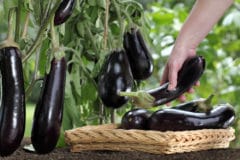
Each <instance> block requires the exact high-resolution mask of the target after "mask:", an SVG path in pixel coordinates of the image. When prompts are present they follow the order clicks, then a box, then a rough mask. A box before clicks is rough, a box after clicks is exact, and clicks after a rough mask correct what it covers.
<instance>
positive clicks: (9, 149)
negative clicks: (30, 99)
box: [0, 47, 26, 156]
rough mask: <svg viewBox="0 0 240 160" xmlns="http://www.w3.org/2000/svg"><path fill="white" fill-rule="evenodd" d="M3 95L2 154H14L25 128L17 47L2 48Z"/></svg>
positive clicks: (0, 149)
mask: <svg viewBox="0 0 240 160" xmlns="http://www.w3.org/2000/svg"><path fill="white" fill-rule="evenodd" d="M0 70H1V77H2V92H1V93H2V94H1V95H2V97H1V108H0V155H1V156H8V155H10V154H12V153H13V152H14V151H15V150H16V149H17V148H18V147H19V146H20V144H21V141H22V138H23V136H24V130H25V115H26V109H25V93H24V79H23V69H22V61H21V53H20V51H19V49H18V48H16V47H4V48H2V49H0Z"/></svg>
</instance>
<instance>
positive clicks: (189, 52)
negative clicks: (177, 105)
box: [161, 47, 200, 105]
mask: <svg viewBox="0 0 240 160" xmlns="http://www.w3.org/2000/svg"><path fill="white" fill-rule="evenodd" d="M195 55H196V51H195V49H186V48H177V47H174V48H173V50H172V52H171V54H170V56H169V59H168V62H167V64H166V66H165V69H164V72H163V77H162V79H161V84H163V83H165V82H169V86H168V90H174V89H175V88H176V86H177V78H178V72H179V70H180V69H181V68H182V65H183V63H184V62H185V61H186V60H187V59H188V58H191V57H194V56H195ZM196 85H200V82H199V81H198V82H197V83H196ZM188 92H189V93H193V92H194V89H193V88H190V89H189V91H188ZM178 100H179V101H181V102H184V101H185V100H186V97H185V96H184V95H181V96H180V97H179V98H178ZM168 105H169V104H168Z"/></svg>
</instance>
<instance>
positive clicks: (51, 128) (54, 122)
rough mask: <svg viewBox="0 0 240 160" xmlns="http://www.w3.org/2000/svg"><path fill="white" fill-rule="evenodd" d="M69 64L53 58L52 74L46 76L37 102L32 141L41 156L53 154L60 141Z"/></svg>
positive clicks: (64, 60)
mask: <svg viewBox="0 0 240 160" xmlns="http://www.w3.org/2000/svg"><path fill="white" fill-rule="evenodd" d="M66 68H67V62H66V59H65V58H64V57H62V58H59V59H57V58H53V59H52V61H51V68H50V72H49V73H48V74H47V75H46V76H45V79H44V83H43V87H42V90H41V95H40V98H39V100H38V102H37V105H36V108H35V112H34V120H33V126H32V133H31V140H32V144H33V147H34V149H35V150H36V152H37V153H39V154H45V153H49V152H51V151H52V150H53V149H54V148H55V146H56V144H57V141H58V139H59V135H60V129H61V124H62V116H63V105H64V88H65V81H66Z"/></svg>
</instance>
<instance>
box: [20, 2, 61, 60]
mask: <svg viewBox="0 0 240 160" xmlns="http://www.w3.org/2000/svg"><path fill="white" fill-rule="evenodd" d="M60 3H61V1H59V2H57V3H56V4H55V5H54V7H53V9H52V10H51V12H50V14H49V16H47V17H46V19H45V20H44V21H43V24H42V26H41V27H40V29H39V31H38V34H37V37H36V38H35V40H34V42H33V44H32V46H31V47H30V49H29V50H28V51H27V53H26V56H25V57H24V58H23V63H24V62H26V60H28V59H29V58H30V57H31V55H32V54H33V53H34V51H35V50H36V49H37V47H38V44H39V43H40V41H41V40H42V35H43V33H44V32H45V30H46V29H47V27H48V25H49V23H50V21H51V20H52V19H53V17H54V15H55V12H56V10H57V8H58V6H59V4H60Z"/></svg>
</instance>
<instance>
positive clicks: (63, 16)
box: [54, 0, 75, 25]
mask: <svg viewBox="0 0 240 160" xmlns="http://www.w3.org/2000/svg"><path fill="white" fill-rule="evenodd" d="M74 3H75V0H63V1H62V2H61V3H60V5H59V7H58V9H57V11H56V12H55V16H54V25H60V24H63V23H64V22H66V21H67V20H68V18H69V17H70V16H71V15H72V12H73V9H74Z"/></svg>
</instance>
